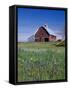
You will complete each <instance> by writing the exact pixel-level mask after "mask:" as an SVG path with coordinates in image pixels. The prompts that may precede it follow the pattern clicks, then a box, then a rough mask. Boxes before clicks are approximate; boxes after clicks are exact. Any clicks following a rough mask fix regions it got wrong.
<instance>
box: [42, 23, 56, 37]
mask: <svg viewBox="0 0 69 90" xmlns="http://www.w3.org/2000/svg"><path fill="white" fill-rule="evenodd" d="M43 28H44V29H45V30H46V31H47V32H48V33H49V34H50V35H54V36H55V33H54V32H53V30H52V29H50V28H49V27H46V26H45V25H44V26H43Z"/></svg>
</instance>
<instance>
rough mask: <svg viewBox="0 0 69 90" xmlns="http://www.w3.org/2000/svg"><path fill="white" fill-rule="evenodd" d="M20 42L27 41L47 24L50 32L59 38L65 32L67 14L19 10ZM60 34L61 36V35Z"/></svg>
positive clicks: (41, 10)
mask: <svg viewBox="0 0 69 90" xmlns="http://www.w3.org/2000/svg"><path fill="white" fill-rule="evenodd" d="M17 10H18V13H17V16H18V41H19V42H22V41H27V39H28V37H30V36H31V35H33V34H35V32H36V30H37V29H38V28H39V27H40V26H42V25H45V24H47V25H48V30H50V31H51V32H52V33H54V34H55V35H56V36H57V39H58V38H62V35H61V34H60V33H63V32H64V27H65V12H64V11H63V10H62V11H61V10H47V9H44V10H43V9H28V8H18V9H17ZM59 34H60V35H59Z"/></svg>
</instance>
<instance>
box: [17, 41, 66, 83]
mask: <svg viewBox="0 0 69 90" xmlns="http://www.w3.org/2000/svg"><path fill="white" fill-rule="evenodd" d="M59 79H60V80H62V79H65V48H64V47H56V46H55V45H54V44H53V43H52V42H46V43H45V42H44V43H35V42H33V43H28V42H27V43H18V82H21V81H36V80H59Z"/></svg>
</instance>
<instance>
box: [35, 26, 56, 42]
mask: <svg viewBox="0 0 69 90" xmlns="http://www.w3.org/2000/svg"><path fill="white" fill-rule="evenodd" d="M48 41H56V36H55V35H52V34H50V33H49V32H48V31H47V29H46V28H45V27H43V26H41V27H40V28H39V29H38V31H37V32H36V33H35V42H48Z"/></svg>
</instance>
